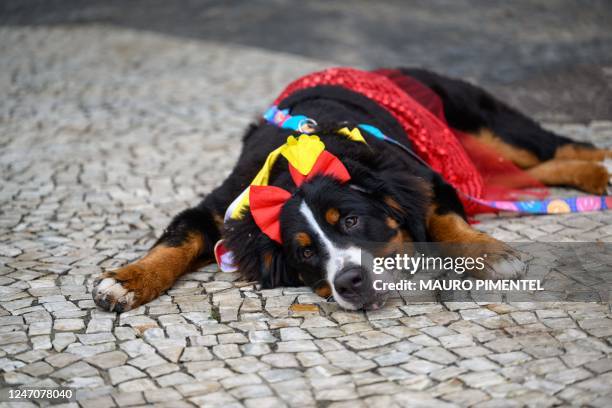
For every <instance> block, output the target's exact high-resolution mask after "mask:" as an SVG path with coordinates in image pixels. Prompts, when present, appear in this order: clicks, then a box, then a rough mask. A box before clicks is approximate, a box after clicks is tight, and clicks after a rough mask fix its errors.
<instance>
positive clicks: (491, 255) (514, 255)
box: [472, 242, 527, 280]
mask: <svg viewBox="0 0 612 408" xmlns="http://www.w3.org/2000/svg"><path fill="white" fill-rule="evenodd" d="M482 258H484V269H482V270H480V271H474V273H472V275H474V276H475V277H476V278H479V279H493V280H499V279H519V278H522V277H523V276H525V273H526V272H527V265H526V264H525V262H523V260H522V257H521V254H520V253H519V252H517V251H515V250H514V249H512V248H511V247H509V246H508V245H506V244H504V243H501V242H499V243H496V244H494V245H487V246H486V249H485V251H484V254H483V256H482Z"/></svg>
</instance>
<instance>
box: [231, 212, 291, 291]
mask: <svg viewBox="0 0 612 408" xmlns="http://www.w3.org/2000/svg"><path fill="white" fill-rule="evenodd" d="M225 240H226V245H227V248H228V249H229V250H230V251H232V252H233V254H234V262H235V263H236V264H237V265H238V270H239V271H240V274H241V275H242V277H243V278H244V279H246V280H249V281H258V282H260V283H261V286H262V288H264V289H269V288H274V287H278V286H296V285H298V284H299V282H298V281H297V278H293V277H292V276H291V274H290V273H289V272H288V271H287V268H286V262H285V255H284V252H283V248H282V246H281V245H280V244H278V243H277V242H275V241H273V240H272V239H270V238H269V237H268V236H267V235H265V234H264V233H263V232H261V230H260V229H259V227H258V226H257V224H256V223H255V220H254V219H253V217H252V216H251V213H250V212H248V211H247V212H246V214H245V216H244V217H243V218H242V219H240V220H231V221H229V222H228V224H227V227H226V232H225Z"/></svg>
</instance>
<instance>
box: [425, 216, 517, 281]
mask: <svg viewBox="0 0 612 408" xmlns="http://www.w3.org/2000/svg"><path fill="white" fill-rule="evenodd" d="M427 232H428V234H429V236H430V237H431V239H433V240H434V241H436V242H440V243H442V244H443V245H444V248H443V250H444V251H445V252H448V253H449V254H450V255H453V256H460V257H469V258H473V259H477V258H482V259H483V263H484V269H478V268H473V269H471V270H469V271H468V273H470V275H472V276H474V277H476V278H479V279H515V278H519V277H521V276H523V275H524V274H525V270H526V266H525V264H524V263H523V262H522V261H521V259H520V255H519V254H518V253H517V252H516V251H514V250H513V249H512V248H511V247H510V246H508V245H506V244H504V243H503V242H501V241H498V240H497V239H495V238H493V237H492V236H490V235H488V234H485V233H484V232H480V231H476V230H475V229H473V228H472V227H471V226H470V225H469V224H468V223H467V222H466V221H465V220H464V219H463V217H461V216H460V215H459V214H457V213H455V212H446V213H442V212H440V210H439V208H436V207H432V208H431V209H430V213H429V216H428V219H427Z"/></svg>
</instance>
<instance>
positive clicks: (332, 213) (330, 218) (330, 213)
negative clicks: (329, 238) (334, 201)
mask: <svg viewBox="0 0 612 408" xmlns="http://www.w3.org/2000/svg"><path fill="white" fill-rule="evenodd" d="M339 219H340V212H339V211H338V209H337V208H333V207H332V208H330V209H328V210H327V211H326V212H325V221H327V222H328V223H329V224H331V225H336V223H337V222H338V220H339Z"/></svg>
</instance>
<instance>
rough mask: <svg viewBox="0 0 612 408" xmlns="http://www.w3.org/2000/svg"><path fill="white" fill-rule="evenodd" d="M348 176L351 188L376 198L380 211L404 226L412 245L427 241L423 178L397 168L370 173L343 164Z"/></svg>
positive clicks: (352, 163) (426, 188)
mask: <svg viewBox="0 0 612 408" xmlns="http://www.w3.org/2000/svg"><path fill="white" fill-rule="evenodd" d="M344 164H345V165H346V167H347V168H348V169H349V172H350V174H351V181H350V183H351V187H352V188H354V189H356V190H358V191H361V192H363V193H364V194H366V195H369V196H372V197H375V198H378V199H379V200H380V204H381V208H382V209H383V211H385V212H386V213H387V214H388V215H390V216H391V217H392V218H394V219H395V220H397V221H398V222H399V223H400V225H402V227H404V228H405V229H406V230H407V231H408V232H409V234H410V236H411V238H412V239H413V240H414V241H415V242H424V241H426V240H427V233H426V231H427V230H426V226H425V220H426V215H427V207H428V205H429V203H430V200H431V186H430V185H429V183H428V182H427V181H425V180H424V179H423V178H421V177H418V176H415V175H412V174H410V172H407V171H405V170H404V171H402V170H398V169H392V168H387V169H384V168H383V169H377V170H376V171H371V170H369V169H368V168H366V167H364V166H362V165H361V164H359V163H357V162H355V161H352V160H347V161H345V163H344Z"/></svg>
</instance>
